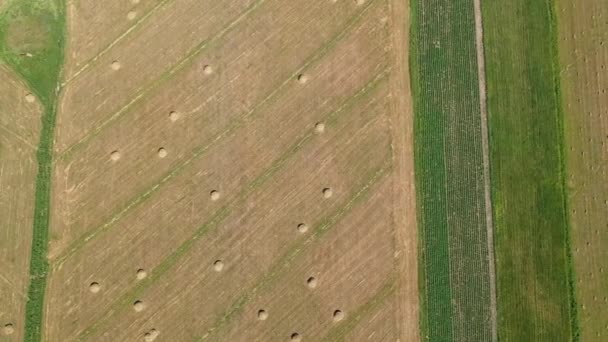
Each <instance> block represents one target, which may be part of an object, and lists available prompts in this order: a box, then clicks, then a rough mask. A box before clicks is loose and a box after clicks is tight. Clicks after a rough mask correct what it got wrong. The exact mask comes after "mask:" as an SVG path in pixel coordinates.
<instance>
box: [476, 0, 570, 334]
mask: <svg viewBox="0 0 608 342" xmlns="http://www.w3.org/2000/svg"><path fill="white" fill-rule="evenodd" d="M553 6H554V3H553V1H551V0H544V1H525V0H513V1H508V2H504V1H502V2H501V1H484V3H483V6H482V8H483V16H484V22H485V26H484V33H485V41H484V44H485V47H486V65H487V76H488V77H487V79H488V110H489V117H490V141H491V145H490V147H491V162H492V188H493V189H492V190H493V193H492V195H493V201H494V214H495V216H494V217H495V224H496V225H495V228H496V236H495V243H496V261H497V282H498V284H497V293H498V309H499V310H498V315H499V326H498V333H499V338H500V339H501V340H503V341H572V340H576V339H578V321H577V314H576V305H575V303H574V301H575V298H576V297H575V296H574V282H573V281H574V280H573V277H574V274H573V270H572V261H571V255H570V237H569V234H570V227H569V220H568V212H567V196H566V194H565V191H566V188H565V184H564V181H565V179H564V155H565V154H564V147H563V145H564V141H563V139H564V132H563V127H564V126H563V109H562V107H561V91H560V80H559V62H558V51H557V27H556V25H557V24H556V18H555V13H554V7H553Z"/></svg>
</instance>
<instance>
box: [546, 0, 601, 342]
mask: <svg viewBox="0 0 608 342" xmlns="http://www.w3.org/2000/svg"><path fill="white" fill-rule="evenodd" d="M558 5H559V6H558V15H559V23H560V32H559V38H560V41H559V43H560V52H561V61H560V62H561V65H562V73H561V75H562V89H563V90H562V92H563V96H564V110H565V125H566V127H565V128H566V153H567V156H568V157H567V158H568V160H567V162H568V163H567V171H568V187H569V189H570V198H569V205H570V210H571V212H570V214H571V224H572V249H573V254H574V263H575V265H574V266H575V271H576V278H577V282H576V291H577V302H578V312H579V317H580V326H581V341H606V340H607V339H608V326H607V325H606V317H607V316H608V251H607V250H606V248H605V246H606V245H607V244H608V232H607V230H606V227H607V226H608V221H607V220H606V210H608V175H607V173H606V172H607V171H608V164H607V161H608V149H607V146H608V135H606V132H608V93H607V91H608V72H607V71H606V67H607V66H608V22H607V21H606V18H608V4H607V3H606V2H605V1H597V0H592V1H587V2H585V3H584V5H583V4H582V3H577V2H571V1H558Z"/></svg>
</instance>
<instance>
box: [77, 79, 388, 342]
mask: <svg viewBox="0 0 608 342" xmlns="http://www.w3.org/2000/svg"><path fill="white" fill-rule="evenodd" d="M386 74H387V72H386V71H385V72H383V73H381V74H380V75H378V76H376V77H375V78H374V79H373V80H372V81H371V82H369V83H367V84H366V85H365V86H364V87H363V88H362V89H360V90H359V91H358V92H357V93H356V94H355V95H357V96H356V97H351V98H350V99H349V100H347V101H346V102H345V103H344V104H343V105H342V106H340V108H338V109H336V110H332V111H330V114H329V115H327V119H326V121H331V120H332V119H334V118H335V117H336V115H338V114H340V113H341V112H343V111H344V110H347V109H349V108H350V107H351V106H353V105H355V103H353V101H351V100H352V99H353V98H360V97H365V96H367V95H370V94H372V92H373V90H375V89H376V87H377V86H378V85H379V84H380V83H381V81H382V80H383V79H384V77H382V76H385V75H386ZM313 131H314V128H311V129H310V130H309V131H308V133H307V134H305V135H304V136H303V137H301V138H300V139H299V140H297V141H296V142H294V143H293V144H292V145H291V146H290V148H288V149H287V150H286V152H285V153H284V154H282V155H281V156H279V157H278V158H277V159H275V161H274V162H273V163H272V164H271V165H270V166H269V167H268V168H267V169H266V170H264V171H263V172H262V173H261V174H260V175H258V176H257V177H256V178H255V179H254V180H253V181H252V182H251V183H250V184H249V185H248V186H247V188H246V189H245V190H243V191H242V192H240V193H239V194H238V195H237V197H236V198H234V199H233V200H232V201H230V202H229V203H227V204H226V205H224V206H223V207H222V208H221V209H219V210H217V211H216V212H215V213H214V214H213V215H212V217H211V219H210V220H208V221H207V222H205V223H204V224H202V225H201V226H200V227H199V228H198V229H196V230H195V232H194V233H193V234H192V235H191V236H190V238H188V239H187V240H186V241H184V242H183V243H182V244H181V245H180V246H179V247H178V248H177V249H176V250H175V251H174V252H173V253H172V254H170V255H168V256H167V257H166V258H165V259H163V260H162V261H161V263H160V264H159V265H158V266H156V267H155V268H154V269H153V270H152V272H150V273H151V274H150V277H148V278H147V279H146V280H144V281H142V282H141V283H139V284H138V285H137V286H136V287H135V288H133V290H131V291H130V292H128V293H126V294H124V295H123V296H121V298H120V299H118V300H117V301H115V302H114V305H112V307H111V309H110V310H108V311H107V312H106V313H105V314H107V313H108V312H112V313H113V314H116V313H118V312H119V311H120V309H121V306H123V305H125V303H130V302H131V298H132V297H134V296H135V294H137V293H139V292H141V291H144V290H145V289H147V288H148V287H149V286H151V285H152V284H154V282H155V281H156V280H158V279H159V278H160V276H161V275H163V274H164V273H165V272H166V271H168V270H170V269H171V267H172V266H173V265H175V263H176V262H177V261H178V259H179V258H180V257H181V256H183V255H184V254H185V253H187V252H188V251H189V250H190V248H191V246H192V245H193V244H194V242H196V241H197V240H198V239H200V238H201V237H202V236H204V235H205V234H206V233H208V232H209V231H210V230H212V229H214V228H215V227H216V226H217V224H219V223H220V222H222V221H223V220H224V219H225V218H226V217H227V215H229V214H230V207H231V206H232V205H234V204H235V203H238V202H240V201H243V200H245V199H246V198H247V196H249V195H250V194H251V192H252V191H254V190H255V189H257V188H258V187H259V186H260V185H262V184H264V183H265V182H266V181H268V180H269V179H271V178H272V176H273V175H274V174H275V173H276V172H278V171H279V170H281V168H282V167H283V166H284V165H285V163H286V162H287V161H288V160H289V159H290V158H291V157H293V156H294V155H295V154H296V153H297V152H298V151H300V150H301V149H302V148H303V147H304V146H305V145H306V144H307V143H308V142H309V141H311V139H312V138H313V136H314V134H315V133H314V132H313ZM111 317H113V315H112V314H111V315H110V316H109V317H107V318H105V319H100V320H98V321H97V322H96V323H94V324H93V325H92V326H90V327H88V328H85V329H84V330H83V331H82V332H81V333H80V334H79V337H78V339H83V338H85V337H86V336H89V335H90V334H92V333H93V332H94V331H95V330H96V329H97V328H98V326H99V325H102V324H104V323H105V322H106V321H107V320H108V319H109V318H111ZM83 335H84V336H83Z"/></svg>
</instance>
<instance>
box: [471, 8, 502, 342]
mask: <svg viewBox="0 0 608 342" xmlns="http://www.w3.org/2000/svg"><path fill="white" fill-rule="evenodd" d="M473 7H474V13H475V46H476V52H477V53H476V55H477V80H478V84H479V109H480V110H479V111H480V113H481V149H482V162H483V185H484V187H483V188H484V199H485V201H484V202H485V203H484V204H485V214H486V215H485V216H486V238H487V248H488V276H489V278H490V315H491V317H490V328H491V332H492V342H496V341H498V323H497V320H498V313H497V303H496V300H497V299H496V261H495V258H496V257H495V254H494V218H493V214H492V189H491V181H490V146H489V145H490V137H489V132H488V102H487V96H488V95H487V89H486V66H485V52H484V46H483V18H482V11H481V0H473Z"/></svg>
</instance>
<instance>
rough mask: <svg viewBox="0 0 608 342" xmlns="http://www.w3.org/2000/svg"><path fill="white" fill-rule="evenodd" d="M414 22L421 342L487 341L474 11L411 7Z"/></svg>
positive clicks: (453, 5)
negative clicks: (426, 341) (421, 306)
mask: <svg viewBox="0 0 608 342" xmlns="http://www.w3.org/2000/svg"><path fill="white" fill-rule="evenodd" d="M412 16H413V32H412V39H411V41H412V48H411V51H412V55H411V57H410V63H411V66H412V67H411V73H412V83H413V88H414V99H415V103H414V108H415V151H416V152H415V159H416V183H417V203H418V222H419V232H420V233H419V240H420V257H419V258H420V263H421V264H420V266H419V268H420V270H421V276H420V283H421V286H420V288H421V293H420V297H421V303H422V305H423V309H422V311H421V325H422V327H423V332H422V336H423V337H425V338H426V339H427V340H429V341H452V340H457V341H489V340H491V335H492V331H491V307H490V303H491V291H490V274H489V261H488V260H489V258H488V249H487V236H486V225H485V222H486V221H485V220H486V216H485V211H484V206H485V200H484V188H483V165H482V145H481V143H482V142H481V115H480V107H479V87H478V81H477V63H476V57H475V56H476V55H475V27H474V25H473V22H474V17H473V1H471V0H458V1H425V0H418V1H415V2H414V3H413V6H412Z"/></svg>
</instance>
